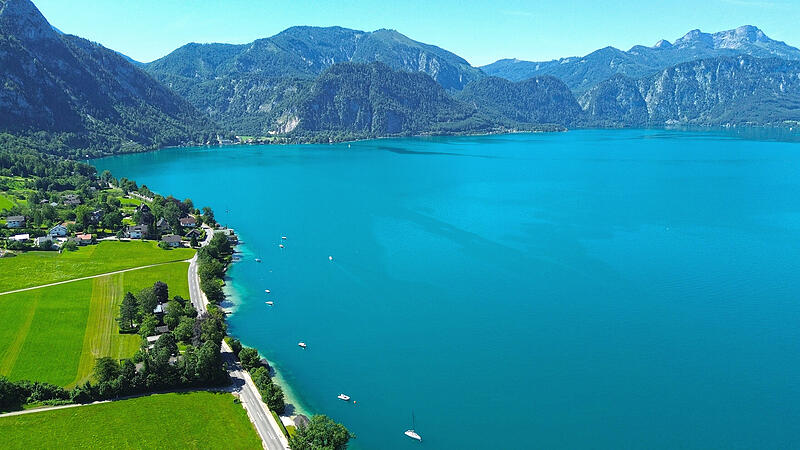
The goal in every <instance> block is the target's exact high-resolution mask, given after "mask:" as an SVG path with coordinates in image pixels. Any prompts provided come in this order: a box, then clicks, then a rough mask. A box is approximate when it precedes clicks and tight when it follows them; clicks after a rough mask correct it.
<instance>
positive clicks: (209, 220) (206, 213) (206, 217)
mask: <svg viewBox="0 0 800 450" xmlns="http://www.w3.org/2000/svg"><path fill="white" fill-rule="evenodd" d="M203 222H204V223H206V224H208V225H209V226H212V227H213V226H214V225H216V224H217V221H216V220H215V219H214V211H213V210H212V209H211V208H209V207H208V206H204V207H203Z"/></svg>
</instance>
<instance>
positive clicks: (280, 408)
mask: <svg viewBox="0 0 800 450" xmlns="http://www.w3.org/2000/svg"><path fill="white" fill-rule="evenodd" d="M231 348H232V350H233V351H234V353H236V355H237V356H238V357H239V362H241V364H242V367H243V368H244V369H245V370H246V371H248V372H250V376H251V377H252V378H253V383H255V385H256V387H257V388H258V392H259V393H260V394H261V399H262V400H264V403H266V404H267V406H269V409H271V410H272V411H275V412H276V413H278V414H283V412H284V411H285V410H286V402H285V399H284V395H283V389H281V387H280V386H279V385H278V384H277V383H273V382H272V376H271V374H270V369H269V366H266V367H265V366H264V364H263V363H262V361H261V356H259V354H258V350H256V349H254V348H252V347H242V346H241V344H240V343H239V341H238V340H236V339H232V345H231Z"/></svg>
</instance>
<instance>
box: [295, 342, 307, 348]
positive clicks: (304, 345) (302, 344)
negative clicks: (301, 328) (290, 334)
mask: <svg viewBox="0 0 800 450" xmlns="http://www.w3.org/2000/svg"><path fill="white" fill-rule="evenodd" d="M297 345H299V346H300V347H301V348H306V347H308V346H307V345H306V343H305V342H298V343H297Z"/></svg>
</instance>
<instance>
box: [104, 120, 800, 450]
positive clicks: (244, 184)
mask: <svg viewBox="0 0 800 450" xmlns="http://www.w3.org/2000/svg"><path fill="white" fill-rule="evenodd" d="M94 164H95V165H97V167H98V168H99V169H101V170H102V169H110V170H111V171H112V172H113V173H114V175H116V176H117V177H122V176H125V177H128V178H132V179H135V180H137V181H139V182H140V183H145V184H147V186H148V187H150V188H151V189H153V190H155V191H158V192H163V193H173V194H175V195H176V196H180V197H181V198H184V197H191V198H192V199H193V200H194V202H195V205H198V206H203V205H209V206H211V207H213V208H214V210H215V211H216V212H217V218H218V220H219V221H220V222H221V223H223V224H225V225H229V226H232V227H235V228H236V230H237V231H238V232H239V233H240V235H241V238H242V240H243V241H244V243H245V244H244V245H243V246H242V247H240V250H241V252H242V255H241V256H242V261H241V262H238V263H236V264H234V265H233V266H232V269H231V270H230V280H229V284H230V287H231V293H232V294H233V299H234V301H235V303H236V305H235V306H234V308H235V311H236V312H235V313H234V314H233V315H232V316H231V317H230V328H231V332H232V333H233V334H234V335H236V336H238V337H240V338H241V339H242V341H243V342H244V343H245V344H246V345H251V346H256V347H258V348H259V349H260V350H261V352H262V353H263V354H264V355H265V356H266V357H267V358H269V359H270V360H271V361H273V362H274V363H275V365H276V366H277V367H278V370H279V372H280V373H281V376H282V377H283V378H284V379H285V381H286V382H288V384H289V385H290V386H291V387H292V390H293V391H294V392H295V394H296V396H297V397H298V403H299V405H300V406H299V407H300V408H301V409H303V410H307V411H310V412H315V413H324V414H328V415H329V416H332V417H333V418H334V419H336V420H338V421H341V422H343V423H345V424H346V425H347V426H348V427H349V428H350V429H351V430H352V431H353V432H355V434H356V435H357V439H355V440H354V441H353V444H352V447H353V448H358V449H416V448H431V449H434V448H435V449H473V448H474V449H517V448H603V449H619V448H647V449H673V448H694V449H709V448H798V447H800V425H798V424H800V272H799V270H800V252H798V250H800V144H797V143H792V142H784V141H780V140H772V139H763V138H762V139H744V138H741V137H738V136H734V135H729V134H725V133H721V132H687V131H658V130H586V131H572V132H568V133H555V134H526V135H509V136H488V137H458V138H419V139H394V140H391V139H390V140H375V141H368V142H359V143H353V144H338V145H319V146H312V145H308V146H234V147H224V148H185V149H168V150H163V151H159V152H153V153H146V154H137V155H127V156H118V157H113V158H107V159H102V160H98V161H94ZM282 236H286V238H287V239H286V240H285V241H283V240H282V239H281V237H282ZM281 243H283V244H284V245H285V248H283V249H281V248H279V244H281ZM329 256H330V257H332V258H333V259H332V260H331V259H330V258H329ZM255 258H261V259H262V260H263V262H261V263H257V262H256V261H255ZM265 289H269V290H270V291H271V294H266V293H265V292H264V290H265ZM266 301H274V302H275V304H274V306H272V307H269V306H268V305H266V304H265V302H266ZM300 341H304V342H305V343H307V344H308V348H307V349H306V350H303V349H301V348H299V347H298V345H297V344H298V342H300ZM340 393H345V394H347V395H350V396H351V397H352V398H353V400H355V401H357V403H355V404H353V403H352V401H351V402H350V403H345V402H343V401H341V400H338V399H337V398H336V396H337V395H338V394H340ZM412 411H413V412H414V413H415V415H416V430H417V432H418V433H419V434H420V435H422V437H423V439H424V441H423V442H422V443H421V444H420V443H417V442H414V441H412V440H411V439H409V438H407V437H406V436H404V435H403V432H404V431H405V430H406V429H408V428H410V427H411V413H412Z"/></svg>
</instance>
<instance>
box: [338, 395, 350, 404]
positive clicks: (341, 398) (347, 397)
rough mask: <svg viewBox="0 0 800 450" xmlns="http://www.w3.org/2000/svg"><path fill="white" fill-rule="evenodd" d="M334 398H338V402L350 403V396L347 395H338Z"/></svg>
mask: <svg viewBox="0 0 800 450" xmlns="http://www.w3.org/2000/svg"><path fill="white" fill-rule="evenodd" d="M336 398H338V399H339V400H344V401H346V402H349V401H350V396H349V395H347V394H339V395H337V396H336Z"/></svg>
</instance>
